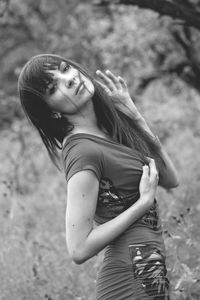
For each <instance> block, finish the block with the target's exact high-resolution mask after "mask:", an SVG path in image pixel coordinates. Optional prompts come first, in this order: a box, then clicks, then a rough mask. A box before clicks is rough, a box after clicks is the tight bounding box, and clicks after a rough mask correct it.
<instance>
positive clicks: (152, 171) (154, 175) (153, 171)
mask: <svg viewBox="0 0 200 300" xmlns="http://www.w3.org/2000/svg"><path fill="white" fill-rule="evenodd" d="M147 159H148V161H149V176H150V180H153V181H154V180H157V181H158V179H159V176H158V171H157V168H156V163H155V160H154V159H153V158H150V157H147Z"/></svg>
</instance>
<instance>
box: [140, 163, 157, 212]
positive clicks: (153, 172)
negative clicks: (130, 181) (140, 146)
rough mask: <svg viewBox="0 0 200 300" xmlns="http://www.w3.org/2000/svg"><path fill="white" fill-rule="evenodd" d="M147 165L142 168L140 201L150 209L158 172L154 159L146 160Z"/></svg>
mask: <svg viewBox="0 0 200 300" xmlns="http://www.w3.org/2000/svg"><path fill="white" fill-rule="evenodd" d="M148 160H149V165H148V166H147V165H145V166H143V174H142V177H141V180H140V185H139V190H140V201H141V202H142V203H143V204H144V205H145V206H146V207H147V208H150V207H151V206H152V205H153V203H154V198H155V194H156V189H157V185H158V179H159V176H158V171H157V169H156V164H155V161H154V159H152V158H148Z"/></svg>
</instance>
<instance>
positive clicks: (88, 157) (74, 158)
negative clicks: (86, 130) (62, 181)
mask: <svg viewBox="0 0 200 300" xmlns="http://www.w3.org/2000/svg"><path fill="white" fill-rule="evenodd" d="M65 148H67V149H64V151H63V162H64V171H65V177H66V180H67V181H68V180H69V179H70V178H71V177H72V176H73V175H74V174H75V173H77V172H79V171H83V170H91V171H93V172H94V173H95V175H96V177H97V179H98V180H99V181H100V178H101V176H102V172H103V161H102V154H101V151H100V149H99V148H98V146H97V145H96V144H95V143H93V142H91V141H89V140H87V141H78V142H77V141H76V142H75V143H73V144H72V145H70V147H65Z"/></svg>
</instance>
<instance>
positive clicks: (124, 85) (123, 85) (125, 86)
mask: <svg viewBox="0 0 200 300" xmlns="http://www.w3.org/2000/svg"><path fill="white" fill-rule="evenodd" d="M118 79H119V81H120V83H121V85H122V87H123V88H127V84H126V82H125V80H124V79H123V78H122V77H121V76H118Z"/></svg>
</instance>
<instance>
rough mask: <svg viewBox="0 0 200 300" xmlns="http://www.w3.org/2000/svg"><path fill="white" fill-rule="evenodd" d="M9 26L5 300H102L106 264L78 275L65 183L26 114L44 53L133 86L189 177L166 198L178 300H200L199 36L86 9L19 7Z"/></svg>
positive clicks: (4, 56) (4, 101) (0, 193)
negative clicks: (26, 92) (25, 85)
mask: <svg viewBox="0 0 200 300" xmlns="http://www.w3.org/2000/svg"><path fill="white" fill-rule="evenodd" d="M0 26H1V28H2V29H3V30H1V31H0V40H1V45H3V46H2V47H1V48H0V55H1V74H0V83H1V85H0V116H1V118H0V128H1V132H0V135H1V152H0V156H1V172H0V208H1V209H0V211H1V214H0V222H1V226H0V228H1V237H0V242H1V245H2V246H1V250H0V264H1V275H0V276H1V287H0V299H2V300H4V299H7V300H12V299H14V298H17V299H30V300H32V299H37V300H38V299H48V300H50V299H52V300H55V299H59V300H60V299H61V300H62V299H69V300H70V299H76V300H78V299H79V300H83V299H87V300H90V299H91V300H93V299H94V287H95V276H96V271H97V270H98V268H99V267H100V263H101V259H102V254H100V255H99V256H98V258H97V260H96V258H93V259H91V260H90V261H88V262H87V263H86V264H84V265H81V266H76V265H74V264H73V263H72V262H71V260H70V258H69V257H68V254H67V249H66V245H65V228H64V227H65V226H64V224H65V206H66V204H65V202H66V199H65V198H66V186H65V180H64V176H63V174H61V173H59V172H58V171H56V170H55V168H54V167H53V166H52V165H51V163H50V160H49V158H48V156H47V153H46V150H45V149H44V146H43V145H42V144H41V141H40V140H39V137H38V135H37V133H36V132H35V131H34V130H33V128H31V126H30V125H29V124H28V123H27V121H26V120H25V119H24V114H23V113H22V111H21V108H20V105H19V100H18V98H17V77H18V74H19V72H20V69H21V67H22V66H23V64H24V63H25V62H26V60H27V59H28V58H29V57H30V56H32V55H35V54H38V53H42V52H45V53H59V54H61V55H64V56H67V57H70V58H72V59H74V60H76V61H78V62H80V63H83V64H84V65H85V66H88V68H89V69H90V70H91V72H92V73H93V72H94V71H95V70H96V69H97V68H98V69H106V68H110V69H111V70H113V71H114V72H116V73H117V74H120V75H121V76H123V77H124V78H125V79H126V80H127V82H128V86H129V88H130V92H131V95H132V97H133V99H134V100H135V101H136V103H137V106H138V107H139V109H140V111H141V112H142V114H143V115H144V117H145V118H146V119H147V121H148V122H149V124H151V127H152V128H153V130H154V131H155V133H156V134H158V135H159V136H160V138H161V140H162V142H163V144H164V146H165V148H166V150H167V152H168V153H169V154H170V156H171V157H172V159H173V161H174V163H175V165H176V166H177V169H178V172H179V176H180V182H181V184H180V187H179V188H178V189H176V190H174V191H166V190H164V189H159V190H158V199H159V202H160V211H161V218H162V220H163V229H164V238H165V244H166V248H167V266H168V270H169V276H170V280H171V283H172V300H173V299H175V300H182V299H184V300H186V299H188V300H189V299H190V300H194V299H199V295H200V270H199V267H198V265H199V251H200V237H199V225H200V224H199V212H200V205H199V202H198V200H199V192H200V190H199V186H200V185H199V181H200V171H199V167H198V166H199V163H200V158H199V156H198V152H199V147H200V139H199V128H200V119H199V112H200V96H199V85H198V80H199V79H198V76H197V74H198V71H196V69H195V68H194V67H195V66H198V61H199V53H200V51H199V50H200V45H199V32H198V31H196V30H194V29H189V32H188V31H187V30H186V29H185V28H184V27H183V26H180V25H177V24H175V23H174V22H173V21H172V20H171V19H169V18H167V17H163V18H159V17H158V15H157V14H155V13H153V12H151V11H147V10H145V11H144V10H140V9H138V8H134V7H129V8H127V7H123V6H111V7H105V8H102V9H100V8H97V7H94V6H92V5H91V3H90V1H84V3H83V1H79V0H73V1H64V0H58V1H56V2H54V1H52V0H51V1H47V0H41V1H31V0H28V1H25V0H18V1H17V0H11V1H10V3H9V8H8V10H7V11H6V13H5V14H4V16H3V18H1V19H0ZM195 72H197V73H195ZM195 80H196V84H194V82H195Z"/></svg>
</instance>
